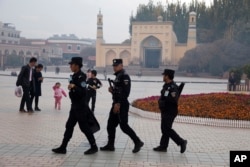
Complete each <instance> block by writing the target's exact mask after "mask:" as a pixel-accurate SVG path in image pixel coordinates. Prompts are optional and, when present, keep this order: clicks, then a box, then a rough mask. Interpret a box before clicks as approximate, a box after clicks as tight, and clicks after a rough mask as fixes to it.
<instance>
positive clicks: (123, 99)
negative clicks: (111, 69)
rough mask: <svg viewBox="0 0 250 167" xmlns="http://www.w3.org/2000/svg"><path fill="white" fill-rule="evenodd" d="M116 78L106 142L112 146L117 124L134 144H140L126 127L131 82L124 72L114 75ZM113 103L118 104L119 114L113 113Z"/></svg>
mask: <svg viewBox="0 0 250 167" xmlns="http://www.w3.org/2000/svg"><path fill="white" fill-rule="evenodd" d="M115 75H116V78H115V80H114V87H113V93H112V98H113V104H112V107H111V110H110V113H109V119H108V126H107V130H108V140H109V144H110V145H114V141H115V131H116V127H117V126H118V124H120V128H121V130H122V131H123V132H124V133H126V134H127V135H128V136H129V137H130V138H131V139H132V140H133V142H134V143H135V144H138V143H140V142H141V141H140V139H139V137H138V136H137V135H136V134H135V132H134V131H133V129H132V128H131V127H130V126H129V125H128V111H129V102H128V96H129V94H130V88H131V80H130V77H129V75H128V74H127V73H125V71H124V70H121V71H119V72H116V73H115ZM115 103H120V113H114V112H113V107H114V104H115Z"/></svg>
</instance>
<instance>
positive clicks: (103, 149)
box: [100, 144, 115, 151]
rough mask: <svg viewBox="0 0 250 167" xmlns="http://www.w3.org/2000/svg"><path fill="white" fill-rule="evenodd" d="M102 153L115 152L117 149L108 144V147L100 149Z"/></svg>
mask: <svg viewBox="0 0 250 167" xmlns="http://www.w3.org/2000/svg"><path fill="white" fill-rule="evenodd" d="M100 150H102V151H115V147H114V146H113V145H109V144H107V145H106V146H103V147H100Z"/></svg>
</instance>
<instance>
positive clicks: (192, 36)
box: [187, 12, 196, 50]
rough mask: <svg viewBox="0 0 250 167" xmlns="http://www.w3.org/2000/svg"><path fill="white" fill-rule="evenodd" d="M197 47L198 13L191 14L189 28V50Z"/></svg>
mask: <svg viewBox="0 0 250 167" xmlns="http://www.w3.org/2000/svg"><path fill="white" fill-rule="evenodd" d="M195 47H196V13H195V12H190V13H189V26H188V39H187V50H190V49H193V48H195Z"/></svg>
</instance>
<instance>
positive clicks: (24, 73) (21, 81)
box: [16, 57, 37, 112]
mask: <svg viewBox="0 0 250 167" xmlns="http://www.w3.org/2000/svg"><path fill="white" fill-rule="evenodd" d="M36 62H37V59H36V58H35V57H32V58H30V60H29V64H27V65H25V66H23V67H22V68H21V71H20V73H19V75H18V78H17V81H16V86H22V88H23V96H22V100H21V104H20V108H19V111H20V112H26V110H24V105H25V103H26V107H27V111H28V112H34V111H33V109H32V106H31V98H30V94H31V92H32V91H33V74H34V69H33V67H34V66H35V65H36Z"/></svg>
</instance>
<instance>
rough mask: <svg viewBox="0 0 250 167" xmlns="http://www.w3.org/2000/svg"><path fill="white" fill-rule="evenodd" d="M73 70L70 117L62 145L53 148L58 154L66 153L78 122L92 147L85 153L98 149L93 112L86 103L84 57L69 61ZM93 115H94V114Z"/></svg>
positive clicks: (70, 89)
mask: <svg viewBox="0 0 250 167" xmlns="http://www.w3.org/2000/svg"><path fill="white" fill-rule="evenodd" d="M69 64H70V68H71V71H72V72H73V73H74V74H73V75H72V77H71V80H70V83H69V85H68V89H69V97H70V99H71V109H70V112H69V118H68V121H67V123H66V130H65V132H64V138H63V141H62V144H61V146H60V147H58V148H55V149H52V151H53V152H55V153H58V154H66V152H67V150H66V147H67V145H68V142H69V140H70V139H71V137H72V135H73V131H74V127H75V125H76V123H78V124H79V127H80V129H81V131H82V132H83V133H84V134H85V135H86V137H87V139H88V141H89V143H90V146H91V148H90V149H88V150H87V151H85V152H84V154H94V153H96V152H97V151H98V148H97V146H96V142H95V137H94V135H93V131H92V130H91V128H90V126H89V123H88V119H89V118H90V117H89V114H92V113H91V111H90V109H89V107H88V105H87V103H86V74H84V73H83V72H82V71H81V67H82V58H81V57H73V58H72V59H71V62H69ZM92 117H93V115H92Z"/></svg>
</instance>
